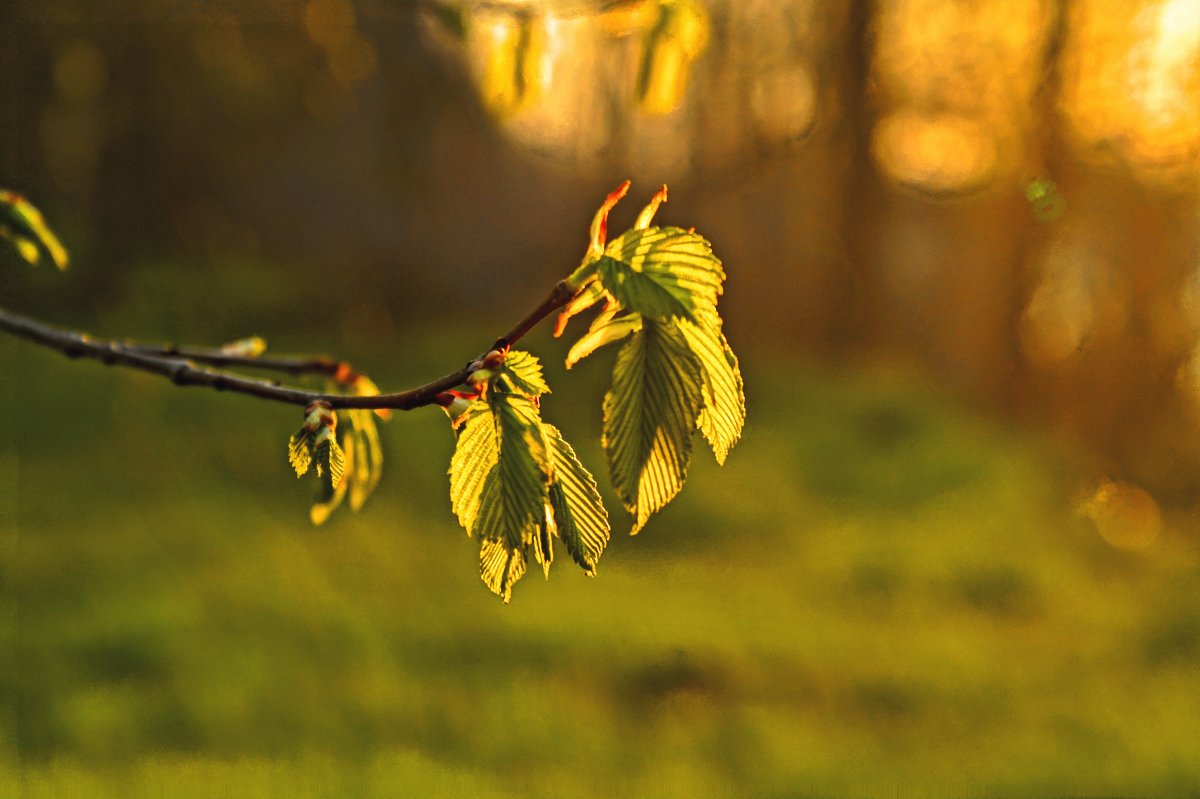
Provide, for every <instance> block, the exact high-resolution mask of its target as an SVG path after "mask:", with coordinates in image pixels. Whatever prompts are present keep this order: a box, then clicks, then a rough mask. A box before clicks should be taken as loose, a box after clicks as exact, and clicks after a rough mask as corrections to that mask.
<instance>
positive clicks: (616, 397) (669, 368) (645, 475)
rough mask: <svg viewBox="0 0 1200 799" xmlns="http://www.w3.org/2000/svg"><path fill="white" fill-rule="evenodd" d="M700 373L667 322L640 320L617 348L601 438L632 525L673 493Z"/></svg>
mask: <svg viewBox="0 0 1200 799" xmlns="http://www.w3.org/2000/svg"><path fill="white" fill-rule="evenodd" d="M703 380H704V378H703V375H702V370H701V366H700V364H699V362H698V361H697V360H696V357H695V356H694V355H693V354H692V352H691V350H690V349H689V347H688V343H687V341H686V340H685V338H684V337H683V334H682V333H680V332H679V330H678V328H677V327H676V326H675V325H674V324H671V323H667V324H663V323H659V322H655V321H652V320H650V319H645V320H643V325H642V329H641V330H639V331H638V332H637V333H635V334H634V335H633V337H632V338H630V340H629V341H628V342H627V343H626V344H625V345H624V346H623V347H622V348H621V352H620V354H618V356H617V363H616V366H615V367H614V369H613V382H612V387H611V388H610V389H609V391H608V393H607V394H606V395H605V397H604V437H603V444H604V448H605V450H606V451H607V454H608V465H609V472H610V474H611V476H612V481H613V486H614V487H615V488H616V490H617V495H618V496H619V497H620V498H621V501H622V502H623V503H624V505H625V507H626V509H628V510H629V512H630V513H631V514H633V516H634V526H633V530H632V532H633V533H636V532H637V531H638V530H640V529H641V528H642V526H643V525H645V524H646V521H647V520H648V519H649V518H650V516H651V515H652V514H653V513H654V512H656V511H658V510H659V509H660V508H662V507H663V506H664V505H666V504H667V503H668V502H670V501H671V499H673V498H674V497H675V495H676V494H678V493H679V490H680V489H681V488H682V487H683V482H684V480H685V479H686V477H687V468H688V465H689V463H690V461H691V454H692V439H691V434H692V431H693V430H695V429H696V419H697V416H698V415H699V413H700V408H701V407H702V405H703Z"/></svg>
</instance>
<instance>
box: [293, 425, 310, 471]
mask: <svg viewBox="0 0 1200 799" xmlns="http://www.w3.org/2000/svg"><path fill="white" fill-rule="evenodd" d="M315 433H316V431H315V430H308V429H306V428H303V427H301V428H300V429H299V430H297V431H296V432H295V433H292V437H291V438H289V439H288V463H290V464H291V465H292V468H293V469H295V470H296V476H297V477H303V476H304V475H305V474H306V473H307V472H308V469H309V467H310V466H312V450H313V442H312V439H313V435H314V434H315Z"/></svg>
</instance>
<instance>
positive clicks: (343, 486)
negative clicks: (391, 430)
mask: <svg viewBox="0 0 1200 799" xmlns="http://www.w3.org/2000/svg"><path fill="white" fill-rule="evenodd" d="M343 415H344V417H345V423H344V424H342V425H341V426H340V427H339V429H340V430H341V431H342V436H341V448H342V452H343V455H344V462H345V465H344V467H343V470H342V477H341V480H340V482H339V483H338V484H337V486H336V488H335V489H334V491H333V494H332V495H330V494H328V491H327V486H325V485H324V484H323V485H322V488H321V490H320V491H319V492H318V494H317V498H316V500H315V501H314V502H313V505H312V507H311V508H310V509H309V518H310V519H311V520H312V523H313V524H316V525H321V524H324V523H325V521H326V520H327V519H328V518H329V516H330V514H332V513H333V512H334V511H335V510H337V508H338V506H339V505H341V504H342V500H343V499H346V498H347V497H348V498H349V500H350V510H352V511H358V510H360V509H361V508H362V506H363V505H364V504H365V503H366V501H367V498H368V497H369V496H370V495H371V493H372V492H373V491H374V490H375V488H376V486H378V485H379V478H380V477H381V476H382V474H383V447H382V446H381V445H380V442H379V430H378V428H377V427H376V425H375V417H374V415H373V414H372V413H371V411H369V410H363V409H352V410H348V411H344V412H343Z"/></svg>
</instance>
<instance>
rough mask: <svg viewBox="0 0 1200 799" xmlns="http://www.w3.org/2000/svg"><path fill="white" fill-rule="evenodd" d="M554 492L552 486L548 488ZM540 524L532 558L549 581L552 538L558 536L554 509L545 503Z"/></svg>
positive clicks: (552, 546) (535, 537)
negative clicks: (539, 565)
mask: <svg viewBox="0 0 1200 799" xmlns="http://www.w3.org/2000/svg"><path fill="white" fill-rule="evenodd" d="M550 490H551V491H553V490H554V486H551V487H550ZM542 510H543V513H542V523H541V524H540V525H538V531H537V535H535V536H534V537H533V558H534V560H536V561H537V562H538V563H540V564H541V565H542V574H543V575H545V577H546V579H547V580H549V579H550V565H551V564H552V563H554V536H556V535H558V525H557V523H556V522H555V521H554V509H553V508H552V507H551V506H550V503H549V502H547V503H546V506H545V507H544V508H543V509H542Z"/></svg>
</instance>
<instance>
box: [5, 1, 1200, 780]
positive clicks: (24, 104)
mask: <svg viewBox="0 0 1200 799" xmlns="http://www.w3.org/2000/svg"><path fill="white" fill-rule="evenodd" d="M0 74H3V75H4V76H5V78H4V80H3V82H2V85H0V185H3V186H6V187H10V188H13V189H16V190H18V191H21V192H22V193H24V194H25V195H27V196H28V197H29V198H30V199H31V200H32V201H33V202H34V203H35V204H37V205H38V206H39V207H41V208H42V210H43V211H44V212H45V213H46V215H47V217H48V219H49V220H50V223H51V225H52V226H53V227H55V229H56V230H57V232H58V233H59V234H60V236H61V238H62V239H63V240H64V243H65V244H66V245H67V246H68V248H69V249H70V250H71V252H72V256H73V267H72V269H71V270H70V271H69V272H67V273H66V274H65V275H62V274H57V273H55V272H54V271H53V270H51V269H46V268H42V269H34V270H30V269H25V268H22V267H21V265H20V264H18V263H16V261H15V259H13V258H9V259H7V260H8V263H7V265H6V268H5V277H4V280H3V281H2V283H0V302H2V303H3V304H4V305H5V306H6V307H11V308H14V309H16V310H19V311H22V312H26V313H31V314H36V315H38V316H40V317H42V318H44V319H47V320H48V321H53V322H57V323H59V324H64V325H68V326H72V327H78V328H82V329H87V330H89V331H91V332H92V333H95V334H97V335H102V336H111V337H119V338H124V337H131V338H137V339H143V340H168V341H176V342H183V343H193V344H210V345H215V344H219V343H221V342H224V341H228V340H231V339H235V338H239V337H241V336H245V335H250V334H259V335H263V336H265V337H266V338H267V340H268V342H269V343H270V345H271V349H272V351H274V352H277V353H282V352H289V351H296V352H325V353H329V354H334V355H337V356H340V357H346V358H349V359H351V360H352V361H353V362H354V363H355V365H356V366H358V367H359V368H361V369H364V370H366V371H367V372H369V373H370V374H371V375H372V376H373V377H374V378H375V379H376V381H377V382H378V383H380V385H381V386H383V387H384V389H385V390H387V389H395V388H399V387H405V386H409V385H412V384H415V383H418V382H423V381H424V380H427V379H429V378H430V377H433V376H436V375H439V374H442V373H444V372H445V371H447V370H448V369H449V368H451V367H453V366H455V365H458V364H459V363H460V362H462V361H463V360H464V359H465V358H466V357H469V356H470V355H473V354H475V353H476V352H478V351H479V350H480V349H481V347H483V346H484V345H486V344H487V343H489V342H490V341H491V340H492V339H493V338H494V337H495V335H496V334H497V332H498V331H501V330H503V329H506V328H507V327H509V326H510V325H511V323H512V322H513V321H515V320H516V319H518V318H519V317H520V316H522V315H523V314H524V313H525V312H526V311H527V310H528V309H529V308H531V307H533V305H534V304H536V302H538V301H539V300H540V299H541V298H542V297H543V296H544V294H545V292H546V291H547V288H548V287H549V286H550V285H551V284H552V283H553V281H555V280H556V279H558V278H559V277H561V276H562V275H564V274H565V273H566V272H567V271H569V270H570V269H571V268H572V267H573V266H574V265H575V264H576V263H577V261H578V258H579V256H580V255H581V253H582V252H583V250H584V248H585V245H586V230H587V224H588V222H589V221H590V218H591V214H592V212H593V211H594V209H595V208H596V207H597V205H598V204H599V202H600V200H601V199H602V198H603V197H604V195H605V194H606V193H607V192H608V191H609V190H610V189H611V188H613V187H614V186H616V185H617V184H618V183H620V182H621V181H622V180H624V179H625V178H632V179H633V183H634V186H633V191H632V195H633V196H632V198H631V199H630V200H627V201H626V203H627V204H628V207H624V206H621V207H618V209H617V210H616V211H615V212H614V217H613V220H614V221H613V223H612V224H613V229H614V230H618V231H619V230H621V229H623V228H624V227H625V226H626V225H628V224H629V223H630V222H631V221H632V219H633V216H634V214H635V213H636V211H637V209H638V208H640V207H641V205H642V203H643V202H644V200H645V199H647V198H648V197H649V196H650V195H651V194H652V193H653V192H654V191H655V190H656V189H657V188H658V187H659V185H661V184H662V183H664V182H665V183H667V184H669V186H670V191H671V195H670V197H671V199H670V203H669V204H668V205H666V206H665V207H664V208H663V209H662V210H661V211H660V213H659V217H658V218H659V220H660V221H661V222H662V223H664V224H678V225H681V226H684V227H689V226H695V227H696V228H697V229H698V231H699V232H701V233H703V234H704V235H705V236H707V237H708V238H709V239H710V240H711V241H712V242H713V244H714V247H715V250H716V252H717V254H718V255H720V257H721V258H722V259H723V260H724V263H725V267H726V270H727V272H728V274H729V279H728V282H727V284H726V298H725V299H724V300H723V302H722V309H723V311H724V313H725V315H726V318H727V328H726V329H727V333H728V335H729V338H730V340H731V343H732V344H733V346H734V348H735V349H736V350H737V351H738V352H739V354H740V356H741V360H742V366H743V370H744V371H745V373H746V378H747V394H748V398H749V421H748V428H747V433H746V437H745V440H744V442H743V443H742V445H741V446H740V447H739V448H738V449H737V450H735V451H734V453H733V455H732V457H731V459H730V462H729V464H728V466H727V467H726V468H725V469H723V470H718V469H717V468H716V467H715V465H713V464H712V463H711V462H709V461H706V460H705V459H704V458H698V459H697V463H696V464H695V465H694V467H693V470H692V472H693V473H692V476H691V479H690V482H689V486H688V487H687V489H685V491H684V493H683V495H682V496H681V497H680V499H678V500H677V501H676V503H675V504H674V505H673V506H672V507H671V508H670V509H668V510H667V511H666V512H664V513H663V514H662V515H661V516H660V517H659V518H657V519H656V520H655V521H654V522H652V523H651V524H650V526H649V528H648V529H647V530H646V531H645V533H643V534H641V535H639V536H638V537H637V538H635V539H629V538H627V537H625V536H623V532H624V527H625V519H624V517H623V515H622V514H621V513H620V512H619V504H618V503H616V502H614V501H612V496H611V494H606V497H607V498H608V500H609V503H608V504H609V508H610V512H613V514H614V522H615V523H614V528H615V530H614V531H615V533H617V535H616V537H615V539H614V542H613V544H612V545H611V547H610V550H609V552H608V553H607V554H606V556H605V559H604V560H603V561H602V564H601V568H600V576H599V577H598V578H597V579H596V580H587V579H585V578H583V577H581V576H579V575H577V574H570V573H568V570H566V569H562V570H561V571H559V572H558V573H557V574H556V575H555V578H554V579H553V580H551V581H549V582H548V583H542V582H541V581H540V580H536V581H535V580H534V578H533V577H532V576H531V577H527V578H526V579H525V581H524V582H523V583H522V584H520V585H519V586H518V587H517V589H516V592H515V596H514V602H513V605H512V606H510V607H500V606H499V603H498V602H497V601H496V600H495V598H494V597H492V596H491V595H490V594H489V593H488V592H487V591H486V589H484V588H483V586H482V585H481V584H479V582H478V579H477V576H476V569H477V565H476V551H475V548H474V547H473V546H472V545H470V544H469V543H468V542H466V541H464V540H462V537H461V530H460V529H459V528H458V527H457V526H456V525H455V524H454V519H453V517H452V516H451V514H450V513H449V502H448V499H447V497H446V491H447V487H446V481H445V476H444V471H445V468H446V466H447V465H448V462H449V453H450V451H451V448H452V446H453V441H452V437H451V435H450V433H449V431H448V429H447V427H446V425H445V423H444V419H443V418H442V417H441V415H440V414H437V413H436V412H432V411H430V412H427V413H426V412H418V413H413V414H402V415H400V416H401V417H403V418H397V419H395V420H393V421H392V422H391V423H389V425H387V426H386V427H385V429H384V430H383V433H384V436H385V447H386V448H387V458H388V460H387V465H386V467H385V476H384V480H383V484H382V486H381V489H380V491H379V494H378V495H377V496H376V497H375V498H373V500H372V501H371V502H370V503H369V504H368V506H367V507H366V508H365V509H364V510H363V512H361V513H360V514H357V515H355V516H349V515H347V516H344V517H340V518H338V517H335V519H334V520H333V521H331V522H330V524H329V525H328V526H327V527H326V528H322V529H320V530H315V531H314V530H312V529H311V528H309V527H308V526H307V520H306V513H305V504H306V502H307V501H308V499H309V498H310V496H311V491H312V486H311V485H309V484H308V483H307V482H304V483H298V482H297V481H295V480H289V474H290V471H289V469H288V467H287V463H286V459H285V458H284V456H283V452H284V448H283V442H284V439H285V438H286V436H287V434H288V433H289V432H291V430H292V429H294V427H295V425H296V419H295V418H293V415H294V411H293V410H292V409H288V408H286V407H282V406H280V407H274V406H265V405H264V404H263V403H256V402H254V401H252V400H249V399H244V398H237V397H226V396H219V395H215V394H213V395H211V396H209V395H206V394H204V393H203V392H190V391H180V390H178V389H172V388H170V387H169V385H166V384H163V381H161V380H158V379H156V378H152V377H148V376H143V375H136V374H128V373H116V372H115V370H109V369H105V368H103V367H101V366H99V365H97V364H90V363H68V362H67V361H65V360H63V359H62V358H61V356H58V355H56V354H55V353H51V352H48V351H40V350H37V349H36V348H33V347H30V346H27V345H24V344H19V343H17V342H15V341H12V340H0V365H2V369H0V402H3V404H4V406H5V407H6V408H9V409H15V412H12V411H11V410H10V413H12V415H11V417H10V418H12V419H13V420H14V422H15V424H12V425H10V432H9V435H8V436H7V440H6V441H5V443H4V444H2V445H0V484H2V485H3V486H5V488H3V489H2V490H0V528H2V529H3V530H4V533H5V534H4V537H3V541H4V544H3V558H2V559H3V563H0V570H2V572H0V575H2V577H3V585H4V588H5V590H4V596H3V606H4V614H5V619H6V620H7V623H6V624H5V632H4V635H5V637H6V639H7V640H6V642H5V643H4V646H3V649H4V651H5V652H6V653H7V655H6V657H5V658H4V659H3V661H7V662H3V661H0V663H2V666H0V691H3V693H4V696H5V699H6V701H5V702H4V703H3V708H4V713H5V716H4V719H3V724H2V725H0V734H2V738H3V741H4V744H5V749H6V751H7V752H9V753H10V754H11V757H10V758H9V764H8V765H7V766H6V767H5V770H4V774H3V775H2V777H0V778H2V779H5V780H9V781H10V782H11V783H12V784H13V785H16V786H19V787H20V789H21V790H22V791H23V792H24V794H25V795H43V793H44V794H45V795H55V793H56V792H62V791H64V790H74V791H76V792H77V794H79V795H92V794H104V793H106V792H107V793H110V794H112V795H129V793H128V792H129V791H136V790H140V791H144V792H146V793H150V794H154V795H159V793H160V792H161V791H162V790H166V791H167V793H168V795H171V794H172V793H175V794H179V793H186V792H187V791H188V790H196V791H197V792H198V794H199V795H211V792H212V789H213V786H214V785H215V786H218V787H220V786H225V787H224V790H227V791H228V792H229V793H230V794H231V795H242V794H249V795H276V794H277V795H281V796H283V795H296V794H297V793H300V794H314V795H329V796H340V795H478V796H485V795H496V796H530V795H545V796H558V795H565V794H570V795H588V794H589V790H590V791H591V792H592V793H595V795H604V796H612V795H631V796H659V795H662V796H672V795H679V796H684V795H686V796H704V795H739V796H741V795H761V796H774V795H808V794H821V793H824V792H831V791H832V792H834V793H839V794H842V793H849V794H854V795H858V794H874V793H878V792H880V791H883V790H890V791H892V792H894V788H895V786H897V785H915V786H924V787H925V788H926V789H928V788H930V787H940V788H943V789H945V790H948V791H950V792H951V793H962V792H963V791H968V790H980V791H982V790H991V789H997V790H1020V791H1023V792H1027V791H1051V792H1063V791H1074V792H1079V793H1089V792H1108V793H1111V792H1114V791H1116V792H1122V791H1124V792H1143V793H1147V792H1148V793H1180V792H1184V791H1190V790H1194V789H1195V786H1196V785H1197V784H1200V755H1198V754H1197V752H1196V750H1195V746H1194V742H1195V740H1197V739H1200V690H1198V689H1200V557H1198V553H1200V535H1198V534H1197V530H1200V513H1198V511H1200V493H1198V492H1200V2H1198V0H872V1H870V2H868V1H867V0H862V1H861V2H832V1H831V0H825V1H824V2H823V1H821V0H607V1H606V0H540V1H539V0H528V1H527V2H521V1H520V0H494V1H489V2H462V3H452V2H435V0H391V1H390V2H389V1H387V0H359V1H358V2H354V1H353V0H257V1H256V2H254V3H233V2H221V0H157V1H152V0H120V1H119V2H113V3H105V4H102V5H101V4H94V3H88V2H81V1H76V0H42V2H32V1H31V0H14V2H9V3H6V4H5V5H4V6H3V8H0ZM528 347H529V348H530V349H532V350H534V351H535V352H537V353H538V354H539V355H541V356H542V357H543V360H544V361H545V362H546V363H547V366H548V371H549V376H550V377H551V383H552V385H553V386H554V388H555V391H556V393H555V395H554V396H552V397H550V398H548V401H547V402H546V406H545V413H546V416H547V418H548V419H549V420H551V421H553V422H554V423H555V424H557V425H559V426H560V427H562V428H563V430H564V432H565V433H566V434H567V435H568V436H569V437H571V438H572V439H573V440H574V441H575V442H576V445H577V446H578V448H579V449H580V451H581V453H582V454H583V455H584V456H585V460H586V461H587V462H588V463H589V464H590V465H591V466H592V467H593V470H594V471H596V472H597V473H598V475H600V474H602V472H603V467H602V464H603V453H602V452H600V451H599V448H598V446H597V444H596V442H597V441H598V432H599V426H600V422H599V398H600V396H601V394H602V392H603V388H604V381H605V379H606V375H605V370H606V369H607V368H608V364H607V363H594V364H593V363H589V364H584V365H582V366H581V367H579V368H578V369H576V370H575V373H573V374H572V375H570V376H569V379H568V378H567V376H565V375H564V374H563V371H562V369H561V367H560V364H561V358H562V355H563V352H564V350H565V346H564V345H563V344H562V343H561V342H554V341H553V340H552V339H551V338H550V337H549V335H548V334H547V332H546V331H545V330H539V331H538V332H536V333H535V334H533V335H532V336H531V337H530V339H529V340H528ZM593 360H597V361H602V360H604V359H603V358H598V359H593ZM600 482H601V483H602V484H603V483H604V482H605V481H604V479H603V478H602V477H601V480H600ZM14 487H15V490H14ZM606 490H607V489H606ZM343 513H344V512H343Z"/></svg>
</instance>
